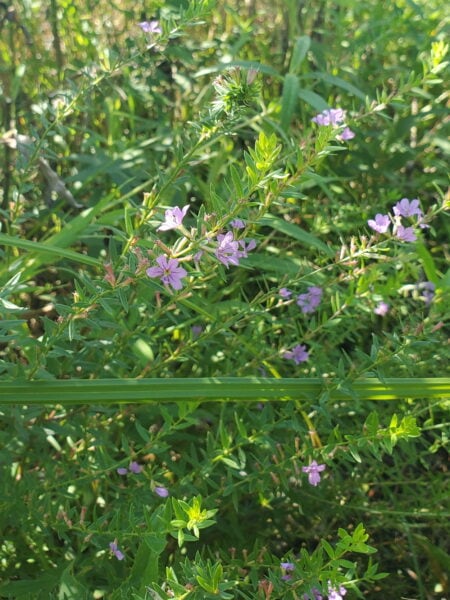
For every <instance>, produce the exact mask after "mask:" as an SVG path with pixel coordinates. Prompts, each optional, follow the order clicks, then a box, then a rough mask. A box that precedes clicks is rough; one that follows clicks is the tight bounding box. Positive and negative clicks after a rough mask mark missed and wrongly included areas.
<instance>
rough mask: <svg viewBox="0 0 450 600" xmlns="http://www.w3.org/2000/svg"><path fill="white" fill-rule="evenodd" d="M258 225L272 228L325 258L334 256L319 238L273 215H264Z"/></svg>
mask: <svg viewBox="0 0 450 600" xmlns="http://www.w3.org/2000/svg"><path fill="white" fill-rule="evenodd" d="M260 223H261V225H267V226H269V227H272V229H275V230H276V231H279V232H280V233H284V234H286V235H288V236H289V237H291V238H293V239H294V240H297V241H298V242H300V243H301V244H303V245H304V246H307V247H313V248H316V249H317V250H320V251H321V252H323V253H324V254H326V255H327V256H330V257H331V256H334V251H333V250H332V249H331V248H329V247H328V246H327V245H326V244H324V243H323V242H322V241H321V240H319V238H317V237H316V236H314V235H312V234H311V233H308V232H307V231H305V230H304V229H301V228H300V227H299V226H298V225H294V223H289V222H288V221H285V220H284V219H280V218H279V217H275V216H274V215H266V216H265V217H263V218H262V219H261V221H260Z"/></svg>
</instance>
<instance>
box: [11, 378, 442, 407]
mask: <svg viewBox="0 0 450 600" xmlns="http://www.w3.org/2000/svg"><path fill="white" fill-rule="evenodd" d="M323 394H326V395H327V397H328V398H329V399H330V400H354V399H355V398H357V399H360V400H401V399H405V398H427V399H431V398H450V378H424V379H396V378H393V379H385V380H383V381H380V380H379V379H375V378H365V379H358V380H356V381H353V382H352V383H351V384H350V383H346V387H345V389H340V388H339V386H338V385H333V384H332V383H330V382H324V381H323V379H320V378H311V379H309V378H308V379H297V378H286V379H276V378H258V377H209V378H191V379H189V378H188V379H183V378H178V379H96V380H86V379H78V380H75V379H71V380H57V381H30V382H4V383H2V384H1V386H0V404H62V405H68V404H116V403H142V404H152V403H157V402H184V401H204V402H229V401H244V402H255V401H264V400H282V401H285V400H294V399H305V400H307V401H309V402H311V403H314V402H316V401H317V400H318V399H319V397H321V396H322V395H323Z"/></svg>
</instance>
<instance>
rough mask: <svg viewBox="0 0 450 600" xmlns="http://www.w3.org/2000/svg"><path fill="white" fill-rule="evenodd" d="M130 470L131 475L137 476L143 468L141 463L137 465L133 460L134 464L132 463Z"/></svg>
mask: <svg viewBox="0 0 450 600" xmlns="http://www.w3.org/2000/svg"><path fill="white" fill-rule="evenodd" d="M128 470H129V471H130V473H134V474H137V473H140V472H141V471H142V467H141V465H140V464H139V463H137V462H136V461H135V460H133V462H130V465H129V467H128Z"/></svg>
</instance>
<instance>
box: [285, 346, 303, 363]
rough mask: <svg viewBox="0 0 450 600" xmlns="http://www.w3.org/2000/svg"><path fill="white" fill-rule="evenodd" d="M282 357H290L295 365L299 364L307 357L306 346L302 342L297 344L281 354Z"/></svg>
mask: <svg viewBox="0 0 450 600" xmlns="http://www.w3.org/2000/svg"><path fill="white" fill-rule="evenodd" d="M283 358H287V359H292V360H293V361H294V362H295V364H296V365H299V364H300V363H302V362H305V361H307V360H308V358H309V352H307V350H306V346H304V345H303V344H297V345H296V346H294V347H293V348H292V350H288V351H287V352H285V353H284V354H283Z"/></svg>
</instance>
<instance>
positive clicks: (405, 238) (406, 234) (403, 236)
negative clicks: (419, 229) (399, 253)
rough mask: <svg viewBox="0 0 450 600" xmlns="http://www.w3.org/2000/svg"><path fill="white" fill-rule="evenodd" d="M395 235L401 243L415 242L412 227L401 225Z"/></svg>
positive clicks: (415, 238)
mask: <svg viewBox="0 0 450 600" xmlns="http://www.w3.org/2000/svg"><path fill="white" fill-rule="evenodd" d="M395 235H396V237H398V239H399V240H401V241H402V242H415V241H416V240H417V236H416V234H415V233H414V228H413V227H403V225H399V226H398V227H397V230H396V232H395Z"/></svg>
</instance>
